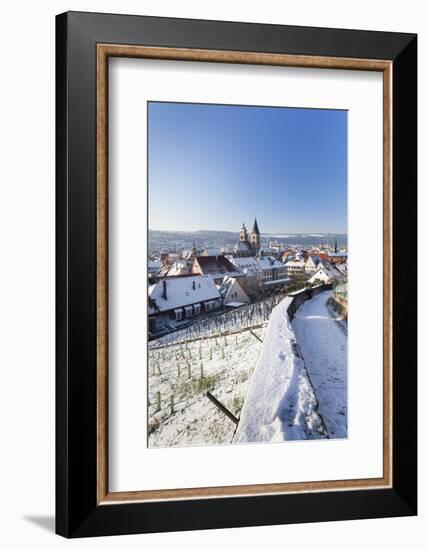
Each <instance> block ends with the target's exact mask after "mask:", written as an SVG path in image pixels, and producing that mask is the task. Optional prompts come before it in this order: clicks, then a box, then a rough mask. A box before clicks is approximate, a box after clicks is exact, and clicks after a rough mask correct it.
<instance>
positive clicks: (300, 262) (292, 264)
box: [284, 260, 305, 267]
mask: <svg viewBox="0 0 428 550" xmlns="http://www.w3.org/2000/svg"><path fill="white" fill-rule="evenodd" d="M284 265H285V266H286V267H304V265H305V261H304V260H289V261H288V262H286V263H285V264H284Z"/></svg>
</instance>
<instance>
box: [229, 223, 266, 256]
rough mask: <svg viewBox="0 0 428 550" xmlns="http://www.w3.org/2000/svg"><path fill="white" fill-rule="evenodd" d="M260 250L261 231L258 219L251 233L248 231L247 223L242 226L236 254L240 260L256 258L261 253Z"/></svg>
mask: <svg viewBox="0 0 428 550" xmlns="http://www.w3.org/2000/svg"><path fill="white" fill-rule="evenodd" d="M260 248H261V242H260V231H259V226H258V224H257V219H256V218H254V224H253V229H252V231H251V232H248V231H247V228H246V227H245V223H243V224H242V228H241V231H240V232H239V241H238V242H237V243H236V245H235V247H234V253H235V256H236V257H238V258H247V257H251V256H256V255H257V254H258V253H259V252H260Z"/></svg>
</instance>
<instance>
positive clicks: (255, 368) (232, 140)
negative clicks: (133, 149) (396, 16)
mask: <svg viewBox="0 0 428 550" xmlns="http://www.w3.org/2000/svg"><path fill="white" fill-rule="evenodd" d="M347 137H348V112H347V111H346V110H333V109H308V108H288V107H286V106H284V107H278V106H274V107H272V106H255V105H220V104H198V103H175V102H158V101H149V102H148V104H147V162H148V166H147V174H148V178H147V179H148V181H147V188H148V243H147V247H148V248H147V250H148V258H147V279H148V302H147V303H148V305H147V308H148V311H147V316H148V362H147V365H142V368H146V369H147V389H148V391H147V411H148V412H147V434H148V447H149V448H156V447H185V446H202V445H234V444H250V443H274V442H286V441H294V440H318V439H343V438H347V437H348V372H347V364H348V362H347V320H348V301H347V292H348V288H347V285H348V239H347V222H348V220H347V217H348V215H347V213H348V205H347V200H348V192H347V186H348V177H347V170H348V159H347V155H348V139H347ZM142 184H144V182H142Z"/></svg>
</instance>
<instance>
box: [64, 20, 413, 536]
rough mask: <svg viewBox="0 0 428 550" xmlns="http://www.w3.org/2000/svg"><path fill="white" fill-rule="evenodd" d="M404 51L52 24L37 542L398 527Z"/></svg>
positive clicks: (407, 118) (403, 478)
mask: <svg viewBox="0 0 428 550" xmlns="http://www.w3.org/2000/svg"><path fill="white" fill-rule="evenodd" d="M416 45H417V40H416V36H415V35H412V34H404V33H403V34H402V33H384V32H373V31H353V30H340V29H321V28H307V27H288V26H277V25H259V24H244V23H231V22H218V21H197V20H184V19H169V18H155V17H141V16H122V15H120V16H119V15H109V14H94V13H77V12H69V13H66V14H61V15H59V16H57V44H56V47H57V65H56V68H57V107H56V108H57V111H56V114H57V151H56V154H57V373H56V374H57V386H56V392H57V411H56V418H57V424H56V425H57V432H56V436H57V457H56V458H57V496H56V502H57V513H56V515H57V532H58V533H59V534H61V535H63V536H66V537H83V536H96V535H109V534H112V535H113V534H125V533H144V532H156V531H174V530H186V529H205V528H219V527H237V526H249V525H269V524H279V523H296V522H313V521H328V520H340V519H358V518H372V517H392V516H404V515H414V514H416V509H417V496H416V494H417V492H416V454H417V453H416V433H417V429H416V304H417V300H416V291H415V288H416V287H415V283H414V277H415V275H414V274H415V269H414V266H413V265H412V266H411V265H410V262H408V261H405V259H408V258H416V150H417V147H416Z"/></svg>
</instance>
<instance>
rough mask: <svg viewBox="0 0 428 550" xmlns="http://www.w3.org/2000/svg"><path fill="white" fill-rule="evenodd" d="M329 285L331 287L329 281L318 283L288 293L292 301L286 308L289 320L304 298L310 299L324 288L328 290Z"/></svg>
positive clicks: (304, 300)
mask: <svg viewBox="0 0 428 550" xmlns="http://www.w3.org/2000/svg"><path fill="white" fill-rule="evenodd" d="M331 287H332V285H331V283H330V284H319V285H318V286H314V287H312V288H303V289H302V290H297V291H296V292H293V293H292V294H289V296H290V297H292V301H291V303H290V305H289V306H288V310H287V311H288V317H289V318H290V321H292V320H293V317H294V314H295V313H296V311H297V310H298V309H299V307H300V306H301V305H302V304H303V303H304V302H306V300H310V299H311V298H313V297H314V296H316V295H317V294H319V293H320V292H324V290H330V289H331Z"/></svg>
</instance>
